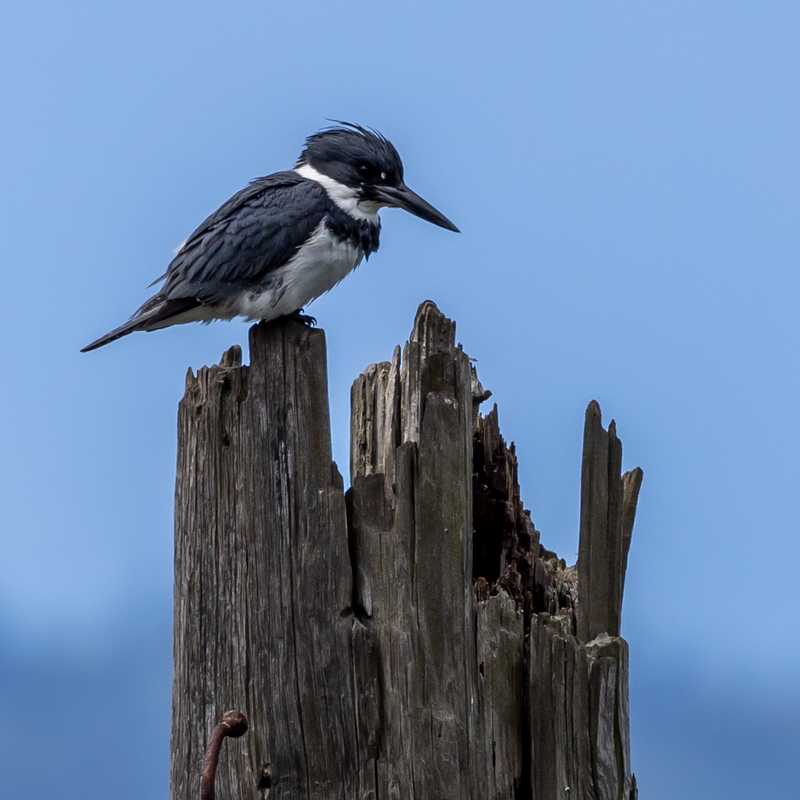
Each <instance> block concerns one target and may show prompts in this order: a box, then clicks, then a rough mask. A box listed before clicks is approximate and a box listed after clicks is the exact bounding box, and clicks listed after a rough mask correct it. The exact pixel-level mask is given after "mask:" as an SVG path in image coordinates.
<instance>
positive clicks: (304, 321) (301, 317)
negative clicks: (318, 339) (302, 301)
mask: <svg viewBox="0 0 800 800" xmlns="http://www.w3.org/2000/svg"><path fill="white" fill-rule="evenodd" d="M289 319H292V320H294V321H295V322H299V323H300V324H301V325H305V326H306V327H307V328H315V327H316V326H317V318H316V317H312V316H311V314H304V313H303V309H302V308H298V309H297V311H295V312H294V313H292V314H289Z"/></svg>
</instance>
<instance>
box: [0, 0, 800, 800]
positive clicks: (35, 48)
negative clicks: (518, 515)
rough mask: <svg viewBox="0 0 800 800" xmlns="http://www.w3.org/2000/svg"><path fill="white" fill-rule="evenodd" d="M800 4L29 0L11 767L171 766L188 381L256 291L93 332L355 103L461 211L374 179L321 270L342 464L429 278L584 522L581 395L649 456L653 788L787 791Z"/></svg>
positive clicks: (433, 293) (7, 667)
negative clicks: (150, 326)
mask: <svg viewBox="0 0 800 800" xmlns="http://www.w3.org/2000/svg"><path fill="white" fill-rule="evenodd" d="M798 30H800V5H798V4H797V3H796V2H791V1H790V0H785V1H783V2H781V1H780V0H768V1H767V2H760V3H755V2H752V1H751V0H705V1H704V2H702V3H700V2H689V0H684V1H683V2H678V0H660V1H659V2H654V1H653V0H625V1H624V2H623V1H622V0H606V1H605V2H602V3H601V2H593V3H564V2H562V3H553V2H541V1H536V2H530V1H529V2H524V3H523V2H519V3H509V2H502V0H501V1H499V2H494V3H489V4H487V3H464V2H439V3H431V2H396V3H391V4H389V3H364V2H360V1H359V0H349V2H340V1H339V0H326V2H317V0H309V2H305V3H288V2H270V3H265V2H257V3H256V2H253V3H248V2H230V3H224V4H220V3H207V2H198V1H197V0H194V1H193V2H191V3H189V2H174V3H154V2H150V0H144V1H143V2H139V3H125V4H123V3H108V2H102V3H101V2H81V0H76V1H75V2H72V3H66V2H59V3H56V2H52V1H51V2H30V3H16V4H13V5H9V6H8V7H7V8H6V9H5V10H4V14H3V25H2V31H0V71H1V72H2V76H3V80H2V83H1V84H0V98H2V110H3V125H2V126H0V154H2V155H1V156H0V158H2V175H3V183H4V191H3V192H2V193H0V261H1V262H2V270H3V278H4V297H5V303H4V308H3V313H2V315H1V317H0V332H1V333H2V340H3V341H5V342H6V346H7V349H6V355H5V357H4V364H3V374H4V378H3V390H2V392H1V393H0V436H1V437H2V442H3V445H2V452H3V458H2V459H0V507H2V509H3V513H2V551H3V552H2V564H3V568H2V571H0V720H1V721H2V724H0V765H2V775H0V794H2V795H3V796H7V797H17V796H25V797H32V798H40V797H41V798H44V797H48V796H49V797H63V798H68V800H71V798H83V799H84V800H93V799H94V798H107V797H114V798H116V800H126V798H137V799H138V798H142V797H147V798H160V797H166V793H167V763H168V727H169V722H168V721H169V689H170V664H171V649H170V647H171V646H170V623H171V588H172V587H171V560H172V530H171V527H172V491H173V479H174V460H175V415H176V405H177V402H178V399H179V398H180V396H181V393H182V388H183V381H184V373H185V370H186V367H187V366H188V365H192V366H195V367H197V366H200V365H202V364H205V363H210V362H212V361H215V360H216V359H218V357H219V354H220V353H221V352H222V350H223V349H224V348H225V347H227V346H228V345H230V344H232V343H234V342H244V341H245V337H246V330H247V326H246V324H244V323H240V322H234V323H220V324H217V325H215V326H210V327H200V326H193V327H186V326H184V327H182V328H176V329H172V330H169V331H165V332H161V333H157V334H148V335H143V334H138V335H134V336H131V337H129V338H128V339H126V340H124V341H121V342H118V343H116V344H114V345H112V346H110V347H109V348H107V349H105V350H102V351H99V352H97V353H92V354H88V355H81V354H79V353H78V348H79V347H80V346H81V345H83V344H85V343H86V342H87V341H89V340H90V339H92V338H94V337H95V336H97V335H99V334H100V333H103V332H104V331H105V330H107V329H108V328H110V327H112V326H114V325H116V324H118V323H119V322H121V321H122V320H123V319H124V318H126V317H127V316H128V315H129V314H130V313H131V312H132V311H133V310H134V309H135V308H136V307H137V306H138V304H139V303H140V302H141V301H142V300H143V299H144V298H145V297H146V291H145V285H146V284H147V283H148V282H149V281H150V280H151V279H152V278H154V277H155V276H156V275H158V274H160V273H161V271H162V270H163V268H164V266H165V264H166V263H167V261H168V260H169V258H170V254H171V252H172V249H173V248H174V247H175V246H176V245H177V244H178V243H179V242H180V241H181V240H182V239H183V238H184V237H185V236H186V235H187V233H188V232H189V231H190V230H191V229H192V228H193V227H194V225H195V224H196V223H197V222H199V221H200V220H201V219H202V218H203V217H204V216H205V215H206V214H207V213H208V212H209V211H211V210H213V209H214V208H215V207H216V206H217V205H218V204H219V203H220V202H222V201H223V200H225V199H226V198H227V196H228V195H229V194H231V193H232V192H233V191H235V190H236V189H238V188H239V187H240V186H241V185H243V184H244V183H245V182H246V181H247V180H249V179H250V178H252V177H254V176H256V175H263V174H266V173H269V172H272V171H275V170H278V169H282V168H286V167H288V166H290V165H291V164H292V163H293V160H294V158H295V157H296V155H297V152H298V151H299V148H300V145H301V143H302V140H303V137H304V136H305V135H306V134H308V133H310V132H312V131H314V130H315V129H317V128H319V127H321V126H323V125H324V124H325V119H326V118H327V117H336V118H342V119H350V120H356V121H360V122H363V123H366V124H369V125H372V126H375V127H377V128H379V129H380V130H382V131H383V132H384V133H386V134H387V135H388V136H389V137H390V138H392V140H393V141H394V142H395V144H396V145H397V147H398V149H399V150H400V152H401V154H402V155H403V157H404V159H405V163H406V177H407V179H408V182H409V184H410V185H411V186H413V187H414V188H416V189H417V191H419V192H420V193H421V194H423V196H425V197H426V198H428V199H429V200H430V201H431V202H432V203H434V205H436V206H438V207H439V208H441V209H442V210H443V211H444V212H445V213H446V214H447V215H448V216H449V217H451V218H452V219H453V220H454V221H455V222H456V223H457V224H458V225H459V226H460V227H461V229H462V231H463V233H462V234H461V235H454V234H451V233H449V232H447V231H443V230H441V229H439V228H435V227H433V226H431V225H427V224H425V223H423V222H421V221H420V220H417V219H415V218H412V217H410V216H408V215H404V214H403V213H402V212H399V211H386V212H384V214H383V221H384V232H383V238H382V247H381V251H380V252H379V253H378V254H376V255H375V256H374V257H373V258H372V259H371V260H370V261H369V263H368V264H366V265H364V266H362V267H361V268H360V269H359V270H358V271H357V272H356V273H355V274H354V275H353V276H351V277H350V278H348V279H347V281H346V282H345V283H343V284H342V285H341V286H340V287H339V288H338V289H337V290H336V291H335V292H334V293H332V294H331V295H329V296H327V297H325V298H324V299H323V300H321V301H319V302H318V303H316V304H315V305H314V306H313V307H312V309H311V310H312V312H313V313H314V314H315V315H316V316H317V317H318V318H319V321H320V324H321V325H322V326H323V327H324V328H325V329H326V331H327V334H328V347H329V369H330V389H331V410H332V419H333V426H334V438H335V451H336V458H337V460H338V462H339V464H340V465H341V466H342V467H343V468H345V469H346V465H347V440H346V436H347V425H348V404H349V385H350V382H351V380H352V379H353V378H354V377H355V376H356V374H357V373H358V372H359V371H360V370H361V369H363V368H364V367H365V366H366V365H367V364H368V363H370V362H372V361H376V360H381V359H384V358H386V357H388V356H389V354H390V353H391V348H392V346H393V345H394V344H395V343H398V342H401V341H403V340H404V339H405V337H406V336H407V334H408V331H409V329H410V326H411V320H412V317H413V313H414V310H415V308H416V306H417V304H418V303H419V302H420V301H421V300H422V299H424V298H427V297H430V298H433V299H434V300H436V301H437V302H438V303H439V305H440V306H441V308H442V309H443V310H444V311H445V312H446V313H447V314H448V315H450V316H451V317H454V318H455V319H456V320H457V321H458V324H459V339H460V340H461V341H462V342H463V343H464V346H465V349H466V350H467V351H468V352H469V353H470V354H471V355H472V356H474V357H476V358H477V359H478V368H479V370H480V375H481V378H482V381H483V383H484V384H485V385H486V386H487V387H489V388H491V389H492V390H493V391H494V393H495V399H496V400H497V401H498V403H499V405H500V413H501V422H502V426H503V429H504V432H505V434H506V436H507V437H509V438H512V439H514V440H516V442H517V444H518V447H519V454H520V461H521V473H522V481H523V493H524V497H525V500H526V503H527V504H528V505H529V506H530V507H531V508H532V510H533V516H534V519H535V521H536V524H537V526H538V527H539V528H540V529H541V530H542V532H543V538H544V541H545V543H546V544H547V545H548V546H550V547H553V548H555V549H557V550H558V551H559V552H560V553H561V554H562V555H563V556H564V557H566V558H567V559H568V560H573V559H574V556H575V550H576V547H577V522H578V478H579V463H580V461H579V459H580V442H581V427H582V419H583V411H584V408H585V405H586V403H587V402H588V401H589V400H590V399H592V398H597V399H598V400H599V401H600V403H601V405H602V408H603V411H604V415H605V419H606V421H608V420H609V419H610V418H611V417H615V418H616V419H617V422H618V425H619V430H620V433H621V436H622V438H623V441H624V446H625V453H624V460H625V465H626V467H628V468H630V467H633V466H636V465H641V466H642V467H643V468H644V470H645V485H644V489H643V492H642V497H641V502H640V514H639V518H638V522H637V527H636V531H635V538H634V543H633V547H632V552H631V561H630V566H629V575H628V581H627V584H626V598H625V600H626V602H625V613H624V633H625V635H626V637H627V638H628V639H629V640H630V642H631V706H632V714H633V722H632V727H633V763H634V767H635V770H636V772H637V775H638V777H639V781H640V786H641V794H642V797H643V798H647V799H648V800H672V798H687V799H691V798H706V799H707V798H726V799H727V800H733V799H737V800H738V798H748V800H752V798H761V797H764V798H767V797H769V798H776V799H777V798H781V799H782V798H791V797H796V796H797V795H796V792H797V787H796V785H794V786H793V785H792V783H791V781H793V780H794V779H795V777H796V764H797V760H798V758H800V751H799V749H798V748H799V745H798V742H800V730H798V721H799V720H800V688H799V684H798V680H797V678H798V675H800V642H799V641H798V636H799V634H798V630H799V629H800V626H798V622H797V615H798V611H799V610H800V604H799V603H798V599H797V576H796V575H795V573H796V564H797V562H798V559H799V558H800V544H799V543H798V534H799V533H800V531H799V530H798V527H799V526H798V517H797V497H798V485H799V484H800V470H798V463H797V454H798V451H800V434H798V425H797V405H798V397H799V396H800V370H798V367H799V366H800V356H799V355H798V353H799V352H800V332H799V331H798V316H797V304H798V290H799V289H800V279H799V278H798V269H797V267H798V245H799V244H800V224H799V223H800V195H799V193H798V186H800V160H799V159H798V142H800V106H799V105H798V84H797V81H798V74H800V49H798V46H797V35H798ZM79 731H80V732H79Z"/></svg>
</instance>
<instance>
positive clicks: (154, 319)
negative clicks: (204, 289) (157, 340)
mask: <svg viewBox="0 0 800 800" xmlns="http://www.w3.org/2000/svg"><path fill="white" fill-rule="evenodd" d="M197 305H199V301H198V300H196V299H195V298H194V297H181V298H177V299H169V300H168V299H166V298H164V297H162V296H160V295H156V296H155V297H151V298H150V299H149V300H148V301H147V302H146V303H145V304H144V305H143V306H142V307H141V308H140V309H139V310H138V311H137V312H136V313H135V314H134V315H133V316H132V317H131V318H130V319H129V320H128V321H127V322H125V323H123V324H122V325H120V326H119V327H117V328H114V330H112V331H109V332H108V333H106V334H105V335H104V336H101V337H100V338H99V339H95V340H94V341H93V342H90V343H89V344H87V345H86V347H82V348H81V353H88V352H89V351H90V350H97V348H98V347H103V346H104V345H107V344H110V343H111V342H115V341H116V340H117V339H121V338H122V337H123V336H127V335H128V334H129V333H133V332H134V331H149V330H153V329H154V328H158V327H165V324H166V325H168V324H169V322H167V320H169V319H170V318H171V317H175V316H177V315H178V314H182V313H184V312H186V311H189V310H190V309H192V308H195V307H196V306H197Z"/></svg>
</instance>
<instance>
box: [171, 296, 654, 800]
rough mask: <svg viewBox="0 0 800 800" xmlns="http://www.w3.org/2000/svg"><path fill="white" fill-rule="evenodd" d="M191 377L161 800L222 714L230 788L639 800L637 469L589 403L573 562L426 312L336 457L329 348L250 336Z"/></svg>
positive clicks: (417, 799)
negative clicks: (632, 722) (231, 718)
mask: <svg viewBox="0 0 800 800" xmlns="http://www.w3.org/2000/svg"><path fill="white" fill-rule="evenodd" d="M250 353H251V364H250V366H242V365H241V354H240V353H239V351H238V350H236V349H234V350H232V351H229V352H228V353H227V354H226V355H225V356H224V357H223V360H222V363H221V364H220V365H219V366H216V367H211V368H204V369H201V370H200V371H199V373H198V374H197V376H196V377H195V376H194V375H192V374H191V373H190V374H189V376H188V378H187V388H186V394H185V396H184V398H183V400H182V401H181V404H180V410H179V425H178V430H179V446H178V471H177V486H176V509H175V612H174V625H175V633H174V658H175V676H174V687H173V714H172V769H171V783H172V798H173V800H194V798H196V797H197V796H198V793H199V790H200V771H201V766H202V760H203V753H204V752H205V750H206V746H207V744H208V740H209V736H210V735H211V731H212V729H213V727H214V723H215V721H216V720H217V719H218V718H219V717H220V715H221V713H222V712H223V711H224V709H227V708H240V709H242V710H243V711H244V712H245V713H246V714H247V716H248V718H249V721H250V733H249V735H248V736H247V737H246V738H245V739H243V740H241V741H242V744H241V745H239V744H238V742H237V743H235V744H233V745H231V746H230V747H229V748H228V749H227V750H225V751H224V752H223V753H222V757H221V760H220V766H219V772H218V775H217V792H218V796H219V797H224V798H237V799H238V798H253V800H256V799H257V800H262V799H263V798H266V797H269V798H270V800H278V799H279V798H280V800H288V799H289V798H292V799H294V798H297V799H298V800H300V799H301V798H302V799H305V798H314V799H315V800H327V799H328V798H331V799H333V798H337V799H338V798H341V800H351V799H352V798H359V800H382V799H383V798H397V799H398V800H400V798H403V799H405V798H410V799H412V800H448V799H449V798H452V799H453V800H462V799H467V798H470V799H471V800H487V798H489V799H492V798H508V800H521V799H523V800H525V799H528V798H530V799H531V800H551V799H552V800H564V798H571V799H572V800H576V799H578V798H580V799H581V800H583V799H584V798H586V800H589V799H590V798H591V800H606V799H607V800H634V799H635V798H636V784H635V779H634V778H633V774H632V771H631V764H630V747H629V735H628V730H629V725H628V647H627V644H626V642H625V641H624V640H623V639H621V638H620V636H619V634H620V614H621V604H622V594H623V588H624V573H625V566H626V564H627V559H628V550H629V547H630V541H631V534H632V530H633V521H634V515H635V510H636V502H637V498H638V493H639V488H640V486H641V478H642V475H641V470H634V471H633V472H631V473H627V474H626V475H622V474H621V469H620V467H621V444H620V441H619V439H618V438H617V436H616V432H615V426H614V424H613V423H612V424H611V425H610V426H609V430H605V429H604V428H603V427H602V424H601V420H600V409H599V407H597V404H596V403H592V404H591V405H590V406H589V409H588V410H587V417H586V429H585V434H584V458H583V467H582V470H583V474H582V492H581V524H580V548H579V560H578V565H577V568H576V567H574V566H573V567H568V566H567V565H566V563H565V562H564V561H563V560H561V559H560V558H559V557H558V556H557V555H556V554H555V553H552V552H550V551H548V550H546V549H545V548H544V547H543V546H542V545H541V543H540V535H539V532H538V531H537V530H536V528H535V527H534V525H533V523H532V521H531V518H530V515H529V513H528V512H527V511H526V510H525V509H524V507H523V505H522V501H521V498H520V492H519V484H518V480H517V456H516V453H515V451H514V447H513V445H512V446H507V445H506V443H505V441H504V440H503V437H502V436H501V434H500V429H499V422H498V414H497V408H496V407H495V408H494V409H493V410H491V411H490V412H489V413H488V414H487V415H486V416H481V415H480V414H479V412H478V406H479V405H480V403H481V402H482V401H483V400H485V399H486V397H487V396H488V395H489V393H488V392H486V391H485V390H484V389H483V387H482V386H481V385H480V382H479V381H478V378H477V375H476V374H475V370H474V368H473V367H472V365H471V363H470V360H469V358H468V357H467V355H466V354H465V353H464V352H463V351H462V349H461V348H460V346H457V345H456V343H455V325H454V323H452V322H451V321H450V320H448V319H447V318H445V317H444V316H443V315H442V314H441V313H440V312H439V310H438V309H437V308H436V306H435V305H434V304H433V303H431V302H425V303H423V304H422V305H421V306H420V308H419V310H418V312H417V316H416V319H415V321H414V328H413V331H412V334H411V337H410V339H409V341H408V342H407V343H406V344H405V347H404V348H403V351H402V353H401V351H400V349H399V348H398V349H396V350H395V352H394V355H393V357H392V360H391V361H390V362H386V363H381V364H375V365H373V366H371V367H369V368H368V369H367V370H366V371H365V372H364V373H363V374H362V375H361V376H360V377H359V378H358V379H357V380H356V381H355V383H354V385H353V390H352V418H351V426H352V429H351V448H350V478H351V488H350V490H349V491H348V492H347V493H345V491H344V488H343V482H342V479H341V477H340V475H339V472H338V470H337V468H336V465H335V464H333V462H332V458H331V445H330V420H329V415H328V398H327V375H326V363H325V337H324V333H323V332H322V331H320V330H309V329H307V328H304V327H302V326H301V325H299V324H297V323H292V322H289V323H286V324H278V325H275V324H273V325H263V324H260V325H257V326H255V327H254V328H253V329H252V330H251V334H250Z"/></svg>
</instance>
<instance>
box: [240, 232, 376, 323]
mask: <svg viewBox="0 0 800 800" xmlns="http://www.w3.org/2000/svg"><path fill="white" fill-rule="evenodd" d="M362 257H363V253H362V251H361V250H360V248H358V247H355V246H353V245H352V244H350V243H349V242H346V241H342V240H340V239H338V238H337V237H336V236H334V235H333V234H332V233H331V231H330V230H329V228H328V227H327V225H326V224H325V220H323V221H322V222H321V223H320V224H319V225H318V226H317V228H316V230H315V231H314V233H313V234H312V235H311V236H310V237H309V239H308V240H307V241H306V243H305V244H304V245H303V246H302V247H301V248H300V249H299V250H298V251H297V253H296V254H295V256H294V257H293V258H292V259H291V260H290V261H288V262H287V263H286V264H285V265H284V266H283V267H280V268H279V269H277V270H275V271H274V272H271V273H270V275H269V277H268V279H267V281H266V282H265V284H264V286H263V288H260V289H255V290H250V291H246V292H243V293H242V294H241V295H240V296H239V297H237V298H236V299H235V301H234V303H233V306H232V308H231V311H233V313H235V314H237V315H241V316H244V317H247V318H248V319H265V320H270V319H276V318H277V317H282V316H284V315H286V314H291V313H292V312H293V311H297V309H299V308H303V307H304V306H306V305H308V304H309V303H310V302H311V301H312V300H314V299H316V298H317V297H319V296H320V295H321V294H325V292H327V291H328V290H329V289H332V288H333V287H334V286H336V284H337V283H339V281H341V280H342V278H344V277H345V276H346V275H347V274H348V273H350V272H352V271H353V270H354V269H355V268H356V267H357V266H358V265H359V263H360V262H361V259H362Z"/></svg>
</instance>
